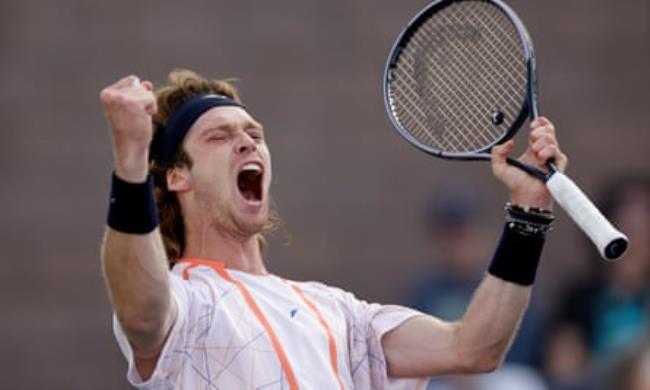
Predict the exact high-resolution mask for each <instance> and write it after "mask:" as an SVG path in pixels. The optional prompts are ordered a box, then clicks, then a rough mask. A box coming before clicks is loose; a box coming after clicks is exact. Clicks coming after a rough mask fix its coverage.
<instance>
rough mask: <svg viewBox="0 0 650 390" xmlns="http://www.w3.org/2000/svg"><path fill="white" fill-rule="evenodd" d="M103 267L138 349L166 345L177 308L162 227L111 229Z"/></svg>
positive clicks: (124, 324) (120, 316) (120, 315)
mask: <svg viewBox="0 0 650 390" xmlns="http://www.w3.org/2000/svg"><path fill="white" fill-rule="evenodd" d="M102 267H103V271H104V276H105V279H106V283H107V285H108V289H109V294H110V298H111V301H112V304H113V308H114V310H115V313H116V315H117V317H118V319H119V321H120V323H121V325H122V328H123V329H124V331H125V333H126V334H127V337H128V338H129V340H130V341H131V343H132V344H133V346H134V347H135V349H137V350H141V351H143V352H144V353H146V352H147V351H149V350H154V349H156V348H157V347H158V346H159V345H161V344H162V341H163V340H164V338H165V335H166V333H167V330H168V329H169V326H171V322H172V319H173V317H174V316H173V314H174V310H175V308H174V307H173V304H172V299H171V293H170V280H169V271H168V266H167V261H166V256H165V251H164V247H163V244H162V241H161V237H160V233H159V231H158V229H155V230H154V231H153V232H151V233H148V234H127V233H122V232H119V231H116V230H114V229H112V228H110V227H109V228H108V229H107V230H106V233H105V235H104V242H103V245H102Z"/></svg>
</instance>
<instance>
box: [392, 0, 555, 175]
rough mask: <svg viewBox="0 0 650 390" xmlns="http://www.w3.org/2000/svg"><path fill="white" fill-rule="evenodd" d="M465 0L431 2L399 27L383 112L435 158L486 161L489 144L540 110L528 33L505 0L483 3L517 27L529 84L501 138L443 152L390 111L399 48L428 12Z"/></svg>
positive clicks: (509, 135)
mask: <svg viewBox="0 0 650 390" xmlns="http://www.w3.org/2000/svg"><path fill="white" fill-rule="evenodd" d="M464 1H468V0H437V1H434V2H432V3H431V4H429V5H428V6H427V7H426V8H425V9H423V10H421V11H420V12H419V13H418V14H417V15H416V16H415V17H413V18H412V19H411V21H410V22H409V23H408V24H407V26H406V27H405V28H404V30H402V32H401V33H400V34H399V36H398V37H397V39H396V40H395V43H394V44H393V47H392V48H391V51H390V55H389V56H388V60H387V62H386V66H385V68H384V83H383V85H384V88H383V94H384V105H385V107H386V111H387V112H388V113H389V117H390V121H391V122H392V124H393V126H394V127H395V129H397V131H398V133H399V134H400V135H401V136H402V137H404V138H406V140H407V141H408V142H409V143H410V144H412V145H414V146H415V147H417V148H418V149H420V150H422V151H423V152H425V153H428V154H431V155H433V156H436V157H442V158H447V159H456V160H489V159H490V151H491V150H492V147H493V146H494V145H499V144H501V143H504V142H506V141H507V140H509V139H510V138H512V137H514V135H515V134H516V133H517V131H518V130H519V129H520V128H521V126H522V125H523V124H524V122H525V121H526V119H528V117H529V116H531V114H532V117H533V118H535V117H537V115H538V112H539V109H538V104H537V71H536V70H537V66H536V63H535V52H534V50H533V43H532V40H531V38H530V34H528V31H527V30H526V28H525V27H524V24H523V23H522V21H521V20H520V19H519V17H518V16H517V15H516V14H515V12H514V11H513V10H512V9H511V8H510V7H508V5H506V4H505V3H503V2H501V1H499V0H485V1H484V2H486V3H490V4H493V5H495V6H496V7H498V8H499V9H500V10H501V11H503V12H504V13H505V14H506V15H507V16H508V18H509V19H510V20H511V21H512V22H513V24H514V25H515V28H516V29H517V32H518V35H519V39H520V40H521V44H522V47H523V49H524V58H525V61H526V68H527V80H528V85H527V92H526V98H525V99H524V101H523V102H522V105H521V107H520V109H519V113H518V115H517V117H516V118H515V120H514V121H513V122H512V124H511V126H510V128H509V129H508V130H507V131H506V132H505V133H504V134H503V135H502V136H501V137H500V138H498V139H497V140H495V141H494V142H493V143H491V144H489V145H488V146H486V147H484V148H482V149H478V150H475V151H471V152H445V151H441V150H437V149H434V148H432V147H430V146H428V145H425V144H423V143H422V142H420V141H419V140H418V139H416V138H415V137H414V136H413V135H412V134H411V133H410V132H409V131H408V130H407V129H405V128H404V126H402V124H401V123H400V121H399V120H398V119H397V117H396V115H395V110H393V104H392V102H391V99H392V98H391V96H390V84H391V80H392V71H393V69H394V68H395V67H396V66H397V61H399V59H400V56H401V54H402V50H403V49H404V47H406V45H408V43H409V41H410V40H411V38H412V36H413V34H415V32H416V31H418V29H419V28H420V26H421V25H422V24H423V23H425V22H426V21H427V20H428V19H429V18H430V17H431V15H433V14H435V13H436V12H438V11H439V10H441V9H442V8H445V7H447V6H449V5H450V4H453V3H460V2H464ZM469 1H476V0H469ZM515 161H516V162H515ZM510 163H513V164H515V165H517V166H519V167H520V168H521V169H524V170H525V171H526V172H528V173H530V174H532V175H534V176H537V177H539V178H540V179H542V180H544V181H546V179H547V177H546V176H547V174H545V173H543V172H541V171H540V170H538V169H536V168H534V167H531V166H528V165H525V164H523V163H521V162H519V161H517V160H512V161H510ZM522 165H523V166H522Z"/></svg>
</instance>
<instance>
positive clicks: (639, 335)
mask: <svg viewBox="0 0 650 390" xmlns="http://www.w3.org/2000/svg"><path fill="white" fill-rule="evenodd" d="M601 208H602V210H603V212H604V213H605V214H606V215H607V216H608V217H609V218H610V220H611V221H612V222H613V223H614V224H615V225H616V226H617V227H618V228H620V229H621V230H622V231H623V232H624V233H625V234H627V235H628V237H629V239H630V245H629V249H628V252H627V254H626V255H625V256H624V257H623V259H621V260H619V261H617V262H615V263H605V262H603V261H602V260H596V259H594V261H592V262H591V266H592V267H593V269H594V272H592V273H591V274H588V275H587V278H585V280H584V281H581V282H576V283H575V284H574V285H571V286H569V288H568V289H567V291H566V292H565V293H564V294H563V295H562V296H561V299H560V305H559V310H558V313H557V316H556V318H555V319H554V321H553V324H552V326H551V327H550V331H549V334H548V337H547V342H546V351H545V354H544V370H545V372H546V374H547V376H548V379H549V381H550V382H551V384H552V385H553V388H554V389H556V388H557V389H588V388H593V387H594V385H593V382H594V381H595V380H596V377H597V375H596V374H595V373H596V372H599V371H601V370H602V369H603V368H605V367H607V366H608V365H609V364H611V363H612V362H611V359H612V358H614V357H616V356H618V355H619V354H620V353H621V352H622V351H624V350H625V349H626V348H629V347H630V346H631V345H635V344H636V343H638V342H639V340H642V339H643V337H644V336H646V335H647V334H648V333H649V331H650V177H646V176H639V177H628V178H625V179H621V180H619V181H616V182H614V183H611V184H610V185H609V186H608V188H607V191H606V193H605V196H604V198H603V202H602V204H601ZM616 389H619V387H616ZM644 389H646V390H647V389H650V387H645V388H644Z"/></svg>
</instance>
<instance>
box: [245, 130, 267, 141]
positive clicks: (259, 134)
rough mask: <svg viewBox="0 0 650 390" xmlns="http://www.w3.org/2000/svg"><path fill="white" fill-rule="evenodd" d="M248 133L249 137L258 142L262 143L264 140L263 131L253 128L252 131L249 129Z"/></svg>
mask: <svg viewBox="0 0 650 390" xmlns="http://www.w3.org/2000/svg"><path fill="white" fill-rule="evenodd" d="M246 132H247V133H248V136H249V137H251V138H252V139H254V140H256V141H261V140H263V139H264V132H263V131H262V129H258V128H252V129H248V130H247V131H246Z"/></svg>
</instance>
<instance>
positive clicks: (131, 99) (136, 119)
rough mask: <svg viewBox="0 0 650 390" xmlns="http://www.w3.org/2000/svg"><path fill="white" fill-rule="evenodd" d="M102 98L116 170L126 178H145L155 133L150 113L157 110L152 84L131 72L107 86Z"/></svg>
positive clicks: (101, 95)
mask: <svg viewBox="0 0 650 390" xmlns="http://www.w3.org/2000/svg"><path fill="white" fill-rule="evenodd" d="M99 98H100V100H101V102H102V106H103V107H104V112H105V114H106V119H107V120H108V125H109V127H110V129H111V135H112V139H113V154H114V158H115V172H116V174H117V175H118V176H120V177H121V178H122V179H124V180H128V181H133V182H139V181H144V180H145V178H146V176H147V165H148V156H149V155H148V149H149V144H150V143H151V138H152V134H153V125H152V122H151V116H152V115H153V114H155V113H156V110H157V107H156V97H155V95H154V93H153V85H152V84H151V83H150V82H148V81H143V82H140V81H139V79H138V78H137V77H136V76H128V77H125V78H123V79H121V80H119V81H118V82H116V83H115V84H112V85H110V86H108V87H106V88H104V89H103V90H102V91H101V93H100V94H99Z"/></svg>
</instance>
